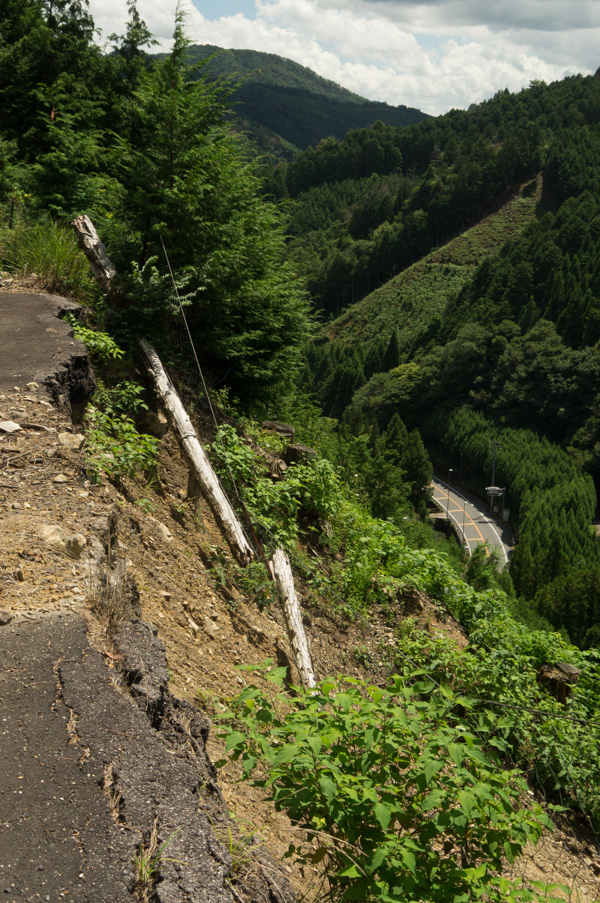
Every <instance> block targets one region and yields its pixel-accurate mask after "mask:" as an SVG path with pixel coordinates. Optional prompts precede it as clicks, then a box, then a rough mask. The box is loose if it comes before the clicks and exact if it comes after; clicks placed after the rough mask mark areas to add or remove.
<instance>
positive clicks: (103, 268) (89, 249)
mask: <svg viewBox="0 0 600 903" xmlns="http://www.w3.org/2000/svg"><path fill="white" fill-rule="evenodd" d="M71 225H72V226H73V228H74V230H75V234H76V235H77V241H78V242H79V247H80V248H81V250H82V251H85V255H86V257H87V259H88V260H89V262H90V266H91V268H92V270H93V273H94V276H95V277H96V279H97V280H98V282H99V283H100V285H101V286H102V288H103V289H104V292H105V294H107V295H108V294H109V292H110V284H111V282H112V280H113V279H114V277H115V276H116V273H117V271H116V270H115V268H114V266H113V264H112V262H111V260H110V259H109V257H108V255H107V253H106V248H105V247H104V245H103V244H102V242H101V241H100V239H99V238H98V233H97V232H96V230H95V228H94V224H93V222H92V221H91V219H90V218H89V216H78V217H77V219H74V220H73V222H72V223H71Z"/></svg>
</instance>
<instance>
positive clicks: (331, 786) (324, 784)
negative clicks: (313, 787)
mask: <svg viewBox="0 0 600 903" xmlns="http://www.w3.org/2000/svg"><path fill="white" fill-rule="evenodd" d="M319 787H320V788H321V792H322V793H323V795H324V796H325V797H326V798H327V799H328V800H332V799H333V798H334V797H335V796H336V794H337V792H338V788H337V784H336V783H335V781H333V780H332V779H331V778H330V777H329V776H328V775H326V774H324V775H321V777H320V778H319Z"/></svg>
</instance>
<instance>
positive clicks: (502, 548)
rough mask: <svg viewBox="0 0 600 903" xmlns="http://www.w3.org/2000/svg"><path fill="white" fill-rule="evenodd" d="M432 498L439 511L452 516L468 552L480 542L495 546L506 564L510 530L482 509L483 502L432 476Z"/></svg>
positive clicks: (510, 544) (510, 545)
mask: <svg viewBox="0 0 600 903" xmlns="http://www.w3.org/2000/svg"><path fill="white" fill-rule="evenodd" d="M432 486H433V499H434V501H435V502H436V504H437V506H438V507H439V509H440V511H442V513H444V514H447V515H448V517H449V518H450V519H451V520H452V523H453V525H454V528H455V530H456V531H457V532H458V533H459V535H460V536H462V537H463V540H464V544H465V545H466V546H468V548H469V551H470V552H471V554H472V553H473V550H474V549H475V548H476V547H477V546H478V545H480V544H481V543H482V542H487V544H488V548H490V549H493V548H496V549H498V552H499V554H500V560H501V562H502V564H504V565H506V564H508V558H509V555H510V553H511V551H512V541H511V535H510V530H509V529H508V527H507V525H506V524H502V523H498V522H496V521H495V520H493V519H492V517H491V516H490V514H489V513H487V512H485V511H484V510H483V506H484V504H485V503H484V502H482V501H481V500H479V499H476V498H475V497H474V496H468V497H467V496H466V495H464V494H463V493H462V492H459V490H458V489H455V488H454V487H452V486H449V485H448V483H446V482H445V481H444V480H439V479H437V478H435V479H433V480H432Z"/></svg>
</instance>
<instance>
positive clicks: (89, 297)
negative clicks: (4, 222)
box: [0, 216, 99, 305]
mask: <svg viewBox="0 0 600 903" xmlns="http://www.w3.org/2000/svg"><path fill="white" fill-rule="evenodd" d="M0 266H2V268H3V269H5V270H7V271H8V272H10V273H12V274H13V275H14V276H16V277H20V278H26V277H31V276H35V278H36V282H37V284H38V285H39V287H40V288H44V289H46V291H48V292H53V293H56V294H59V295H64V296H65V297H68V298H72V299H73V300H75V301H79V302H80V303H82V304H85V305H89V304H93V303H94V302H95V301H96V300H97V299H98V297H99V290H98V286H97V284H96V282H95V280H94V278H93V276H92V274H91V271H90V266H89V263H88V261H87V258H86V256H85V254H84V253H83V252H82V251H80V250H79V248H78V246H77V241H76V239H75V235H74V234H73V230H72V229H70V228H69V227H68V226H66V225H63V224H62V223H59V222H56V220H54V219H52V218H51V217H50V216H45V217H43V218H41V219H40V220H39V221H38V222H33V223H28V222H23V221H19V222H18V223H17V224H16V225H15V227H14V228H12V229H8V228H4V229H1V230H0Z"/></svg>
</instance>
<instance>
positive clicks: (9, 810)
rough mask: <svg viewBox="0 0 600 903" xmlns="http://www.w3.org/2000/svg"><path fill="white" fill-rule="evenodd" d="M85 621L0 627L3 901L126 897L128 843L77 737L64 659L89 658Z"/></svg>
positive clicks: (114, 902)
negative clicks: (66, 696)
mask: <svg viewBox="0 0 600 903" xmlns="http://www.w3.org/2000/svg"><path fill="white" fill-rule="evenodd" d="M88 651H89V646H88V641H87V637H86V622H85V619H84V618H83V617H80V616H77V615H74V614H66V613H64V614H63V613H60V612H59V613H56V614H53V615H45V616H41V617H36V618H33V619H24V620H21V621H12V622H11V623H9V624H8V625H6V626H4V627H0V661H1V662H2V668H1V670H0V698H1V700H2V707H1V711H0V774H1V775H2V780H1V781H0V895H1V896H0V900H6V901H7V903H9V901H10V903H21V901H23V900H28V901H34V900H35V901H43V900H46V901H52V903H54V901H58V900H62V899H67V900H68V899H70V900H77V901H81V903H88V901H89V903H100V901H102V903H119V901H130V900H131V890H132V888H133V885H134V882H135V878H134V874H133V861H132V848H133V847H132V838H131V835H129V836H128V832H127V831H126V829H125V827H124V826H122V825H119V824H118V823H117V822H115V821H114V819H113V818H112V816H111V813H110V808H109V806H108V805H107V800H106V798H105V796H104V792H103V789H102V786H103V769H102V763H101V762H99V761H97V760H96V759H94V757H93V756H89V757H88V756H87V754H86V751H85V749H83V750H82V747H81V746H80V745H79V744H78V743H77V742H76V741H75V742H74V738H75V733H76V724H74V723H71V724H70V719H71V717H72V715H71V712H70V710H69V709H68V708H67V706H66V705H65V702H64V700H63V697H62V691H61V688H60V683H59V675H58V669H59V666H60V664H61V663H65V662H73V663H80V664H82V663H83V662H84V660H85V658H86V656H87V655H88Z"/></svg>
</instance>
